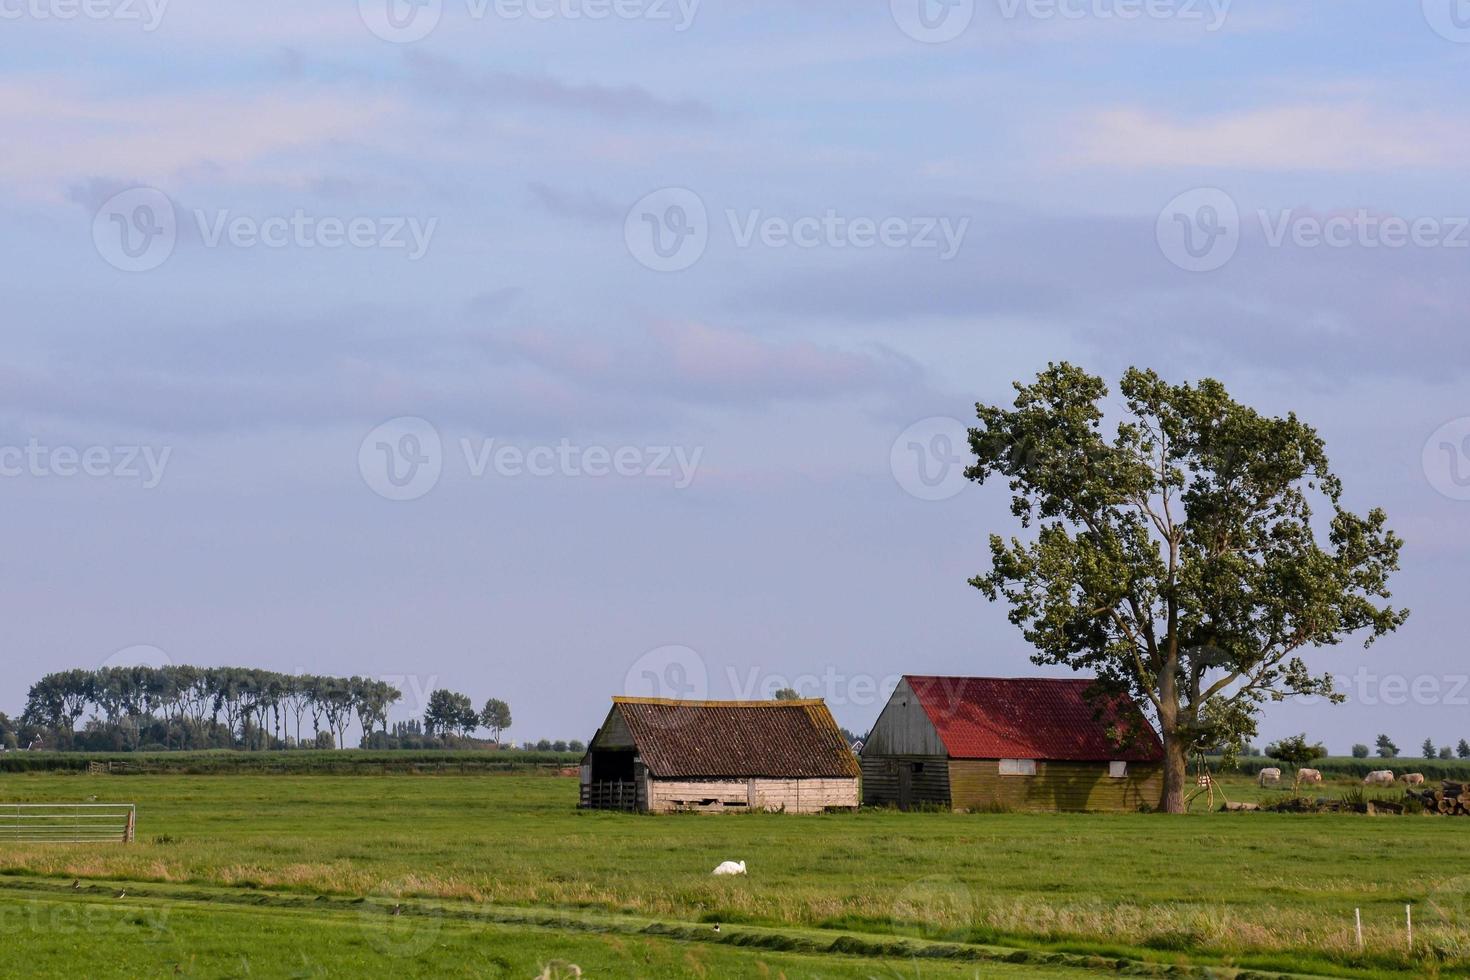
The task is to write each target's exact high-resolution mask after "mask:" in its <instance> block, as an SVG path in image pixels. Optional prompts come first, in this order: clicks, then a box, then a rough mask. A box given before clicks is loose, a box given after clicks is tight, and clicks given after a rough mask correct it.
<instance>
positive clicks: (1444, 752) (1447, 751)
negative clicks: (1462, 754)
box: [1439, 745, 1455, 759]
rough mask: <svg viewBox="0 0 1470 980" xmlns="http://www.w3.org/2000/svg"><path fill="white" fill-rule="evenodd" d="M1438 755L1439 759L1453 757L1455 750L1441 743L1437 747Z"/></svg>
mask: <svg viewBox="0 0 1470 980" xmlns="http://www.w3.org/2000/svg"><path fill="white" fill-rule="evenodd" d="M1439 757H1440V758H1441V759H1453V758H1454V757H1455V750H1454V749H1452V748H1450V747H1449V746H1448V745H1442V746H1440V748H1439Z"/></svg>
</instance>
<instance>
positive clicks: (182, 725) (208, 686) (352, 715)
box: [0, 664, 403, 751]
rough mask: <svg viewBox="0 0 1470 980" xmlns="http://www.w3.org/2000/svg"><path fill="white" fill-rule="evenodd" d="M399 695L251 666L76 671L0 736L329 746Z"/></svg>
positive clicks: (382, 723) (88, 746)
mask: <svg viewBox="0 0 1470 980" xmlns="http://www.w3.org/2000/svg"><path fill="white" fill-rule="evenodd" d="M402 697H403V694H402V692H400V691H399V690H398V689H397V688H396V687H394V686H393V685H392V684H389V683H387V682H386V681H380V680H375V679H373V678H367V677H331V676H326V675H320V674H283V673H279V672H276V671H272V670H260V669H256V668H251V667H191V666H189V665H187V664H181V665H168V666H163V667H150V666H135V667H103V668H100V669H97V670H83V669H76V670H67V671H60V672H57V673H53V674H47V675H46V676H45V677H42V678H41V679H40V680H39V681H37V682H36V683H35V684H32V685H31V688H30V691H29V693H28V695H27V697H26V706H25V710H24V711H23V712H22V714H21V717H20V721H19V723H18V724H15V723H10V722H7V725H8V726H9V727H10V728H11V730H12V731H11V732H10V734H12V735H14V738H13V739H11V738H7V737H5V734H4V733H0V739H4V744H5V745H6V747H16V748H28V747H31V746H33V745H35V744H36V743H37V742H39V743H41V744H40V745H39V746H37V747H45V748H48V749H78V750H87V751H133V750H137V749H142V748H149V749H216V748H241V749H278V748H292V747H304V748H333V747H336V746H341V745H343V744H344V743H345V739H346V736H347V729H348V727H349V726H350V725H351V724H352V722H353V721H356V722H357V723H358V724H359V725H360V726H361V727H362V730H363V731H364V732H372V731H373V730H374V729H384V728H386V727H387V724H388V710H389V708H391V707H392V705H393V704H394V703H395V702H397V701H398V700H400V699H401V698H402ZM84 717H86V718H87V720H86V722H85V724H83V725H82V727H81V728H80V729H78V727H77V725H78V722H80V721H82V719H83V718H84ZM303 723H305V727H306V731H305V733H303ZM12 741H13V742H14V743H15V744H14V745H13V746H12V745H11V742H12Z"/></svg>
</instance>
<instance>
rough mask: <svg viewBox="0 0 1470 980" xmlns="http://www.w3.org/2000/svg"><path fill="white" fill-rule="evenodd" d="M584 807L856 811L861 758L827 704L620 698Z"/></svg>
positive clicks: (586, 774) (592, 757) (587, 782)
mask: <svg viewBox="0 0 1470 980" xmlns="http://www.w3.org/2000/svg"><path fill="white" fill-rule="evenodd" d="M581 777H582V797H581V806H583V807H586V808H592V809H600V810H636V811H640V812H652V813H669V812H674V811H679V810H697V811H702V812H723V811H748V810H784V811H786V812H788V813H816V812H820V811H822V810H827V809H834V808H843V809H852V808H856V807H857V805H858V802H859V792H858V779H859V769H858V762H857V759H856V758H855V757H854V756H853V754H852V750H851V748H850V747H849V746H848V744H847V741H846V740H845V739H844V738H843V737H842V733H841V731H839V730H838V728H837V723H836V722H835V721H833V720H832V714H831V712H829V711H828V710H827V705H826V704H825V703H824V702H822V701H821V700H819V699H818V700H796V701H672V700H664V699H660V698H625V697H616V698H613V706H612V710H611V711H609V712H608V715H607V718H606V720H604V721H603V723H602V727H601V728H599V729H598V730H597V734H596V735H594V736H593V737H592V741H591V742H590V743H589V745H588V747H587V754H586V756H584V757H583V759H582V768H581Z"/></svg>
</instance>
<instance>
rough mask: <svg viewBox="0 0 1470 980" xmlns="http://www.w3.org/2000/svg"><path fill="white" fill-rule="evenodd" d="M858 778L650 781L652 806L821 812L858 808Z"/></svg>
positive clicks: (664, 810) (668, 809)
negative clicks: (832, 808) (830, 809)
mask: <svg viewBox="0 0 1470 980" xmlns="http://www.w3.org/2000/svg"><path fill="white" fill-rule="evenodd" d="M857 805H858V781H857V780H856V779H852V778H842V777H837V778H830V779H767V778H754V779H739V780H733V779H654V778H650V779H649V780H648V809H649V810H650V811H652V812H653V813H673V812H675V811H678V810H700V811H703V812H711V813H713V812H738V811H749V810H783V809H784V810H785V811H786V812H787V813H820V812H821V811H823V810H825V809H827V808H828V807H856V806H857Z"/></svg>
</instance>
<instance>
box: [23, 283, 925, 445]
mask: <svg viewBox="0 0 1470 980" xmlns="http://www.w3.org/2000/svg"><path fill="white" fill-rule="evenodd" d="M518 296H519V291H518V290H516V289H515V288H514V287H507V288H505V289H502V290H497V291H494V292H491V293H486V294H481V295H479V296H476V297H475V298H474V299H473V300H471V302H470V304H469V305H468V307H467V308H466V310H465V313H466V315H467V316H470V317H473V318H476V319H477V320H478V323H477V324H476V325H475V326H473V327H469V328H466V327H463V326H459V325H457V324H455V323H449V324H436V323H422V322H420V323H418V325H417V327H416V329H415V330H414V331H413V332H412V333H404V332H403V331H402V330H401V329H399V326H400V323H399V321H398V319H397V318H396V317H395V316H394V315H393V314H392V313H391V312H389V311H383V310H377V309H350V310H349V309H343V310H339V311H337V312H336V313H335V314H332V315H330V316H323V317H317V318H312V319H303V320H286V319H268V318H262V319H258V320H251V321H233V322H216V323H212V324H208V325H201V324H199V323H192V322H191V323H177V324H172V325H165V326H157V325H152V324H143V323H127V324H119V323H116V322H107V323H106V324H103V323H101V322H95V323H90V324H89V323H86V322H83V323H79V324H76V323H70V324H55V323H51V324H46V323H40V322H37V323H35V324H34V325H32V326H30V327H29V328H28V331H20V332H19V333H22V334H24V336H17V337H15V338H13V339H14V340H15V341H16V343H14V344H13V345H12V347H11V350H10V351H9V352H8V353H7V354H5V355H3V356H0V412H14V413H27V414H34V415H36V416H38V417H51V418H57V419H63V420H69V421H71V422H76V423H86V424H93V423H95V424H106V425H117V426H121V427H135V428H141V429H144V430H151V431H163V432H216V431H253V430H260V429H263V428H271V427H281V426H284V427H290V428H297V429H302V430H311V429H314V428H319V427H322V426H330V425H339V424H344V423H359V422H361V421H364V420H371V419H374V418H381V417H389V416H392V415H399V414H405V413H407V414H419V415H423V416H425V417H430V418H434V419H436V420H439V421H443V422H445V423H449V424H460V425H464V426H470V427H474V426H479V425H486V424H492V425H493V426H494V428H495V429H496V431H499V432H502V433H505V434H518V433H519V434H543V433H565V432H569V431H588V430H599V431H601V430H606V429H616V428H619V427H638V426H645V425H654V424H662V423H664V422H667V421H669V420H672V419H677V418H680V417H681V416H683V415H684V414H685V413H686V412H687V411H688V410H689V409H691V408H696V407H712V408H718V409H729V410H735V411H740V410H747V409H752V408H760V407H764V406H766V405H769V404H771V403H772V402H775V401H778V400H796V401H806V402H831V401H839V400H842V399H850V398H862V397H866V396H870V395H874V394H877V395H884V394H892V393H895V392H897V391H900V390H904V389H905V387H906V386H912V385H914V384H917V383H918V381H919V377H920V372H919V370H918V369H917V368H916V367H915V366H914V365H913V364H912V363H911V362H908V361H907V360H905V359H903V358H901V357H899V356H897V355H895V354H892V353H890V352H886V351H882V350H876V351H849V350H842V349H838V348H834V347H827V346H821V345H817V344H812V343H807V342H795V341H793V342H782V341H773V340H767V339H762V338H760V337H757V336H755V335H752V334H750V333H747V332H745V331H741V330H737V329H733V328H719V327H713V326H708V325H702V324H657V325H653V326H650V327H645V328H642V329H636V328H635V329H627V328H626V327H625V328H622V329H619V330H617V331H616V332H615V333H612V334H608V335H603V336H594V335H592V334H590V333H589V332H588V330H587V329H586V328H578V329H570V328H546V327H518V328H501V327H485V326H483V325H481V324H483V323H484V321H485V320H486V319H494V320H500V319H503V318H504V317H505V316H506V315H507V310H508V309H511V308H514V305H515V302H516V299H517V297H518Z"/></svg>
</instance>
